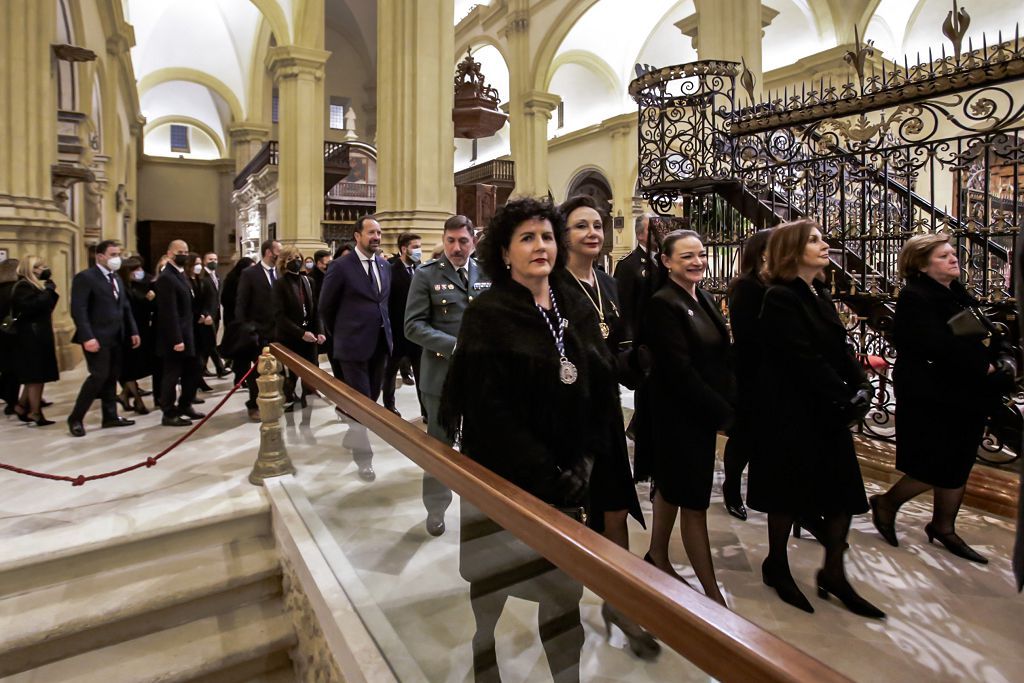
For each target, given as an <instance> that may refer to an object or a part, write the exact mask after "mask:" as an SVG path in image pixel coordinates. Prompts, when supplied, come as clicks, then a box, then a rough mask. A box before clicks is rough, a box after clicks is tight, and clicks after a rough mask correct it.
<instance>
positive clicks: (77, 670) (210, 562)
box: [0, 503, 296, 683]
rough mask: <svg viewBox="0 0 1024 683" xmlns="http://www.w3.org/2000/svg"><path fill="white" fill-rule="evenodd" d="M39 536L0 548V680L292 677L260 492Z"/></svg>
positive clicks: (287, 629) (112, 682) (289, 635)
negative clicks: (144, 519) (95, 535)
mask: <svg viewBox="0 0 1024 683" xmlns="http://www.w3.org/2000/svg"><path fill="white" fill-rule="evenodd" d="M64 536H65V539H66V537H67V533H65V534H64ZM42 545H43V546H44V547H42V548H41V549H40V552H39V553H37V554H35V555H27V554H25V553H22V554H21V556H19V557H17V558H15V559H14V560H11V559H10V557H9V556H8V558H7V559H6V560H5V558H4V557H3V556H2V555H0V681H4V682H10V683H27V682H29V681H31V682H34V683H35V682H39V683H58V682H59V683H85V682H96V683H127V682H133V683H134V682H139V683H142V682H152V683H157V682H159V683H172V682H178V681H201V682H203V683H213V682H216V683H235V682H241V681H253V682H255V681H267V682H274V683H280V682H284V681H295V680H296V678H295V674H294V673H293V668H292V663H291V660H290V659H289V655H288V651H289V648H291V647H293V646H294V645H295V634H294V630H293V627H292V623H291V619H290V617H289V616H288V614H287V613H286V612H285V611H284V608H283V603H282V595H281V590H282V579H281V567H280V562H279V558H278V553H277V550H276V548H275V546H274V540H273V537H272V535H271V528H270V514H269V511H268V510H267V508H266V505H265V503H264V504H263V505H262V506H260V507H249V508H246V509H241V510H235V511H232V512H229V513H224V514H221V515H219V516H214V517H206V518H204V517H202V516H198V515H197V516H191V518H190V519H187V520H185V521H182V520H181V519H180V518H179V519H178V520H177V523H159V524H153V525H151V526H150V528H148V529H145V530H139V529H136V530H134V531H133V532H132V533H130V534H119V535H118V534H111V535H110V538H108V539H106V540H99V541H97V540H95V539H94V540H91V541H89V542H82V543H79V544H67V543H65V544H64V545H63V547H59V548H53V549H47V548H45V543H43V544H42Z"/></svg>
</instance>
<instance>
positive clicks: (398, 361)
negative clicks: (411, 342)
mask: <svg viewBox="0 0 1024 683" xmlns="http://www.w3.org/2000/svg"><path fill="white" fill-rule="evenodd" d="M422 355H423V354H422V353H421V352H420V349H419V347H416V352H415V353H410V354H408V355H405V354H403V355H396V354H392V355H390V356H388V364H387V367H385V368H384V389H383V392H384V407H385V408H394V407H395V385H397V384H398V370H399V369H400V368H401V367H402V365H403V361H404V362H407V363H408V364H409V365H410V366H411V367H412V377H413V379H414V380H416V398H417V399H418V400H419V402H420V414H421V415H426V414H427V411H426V410H425V409H424V408H423V396H422V395H421V394H420V357H421V356H422Z"/></svg>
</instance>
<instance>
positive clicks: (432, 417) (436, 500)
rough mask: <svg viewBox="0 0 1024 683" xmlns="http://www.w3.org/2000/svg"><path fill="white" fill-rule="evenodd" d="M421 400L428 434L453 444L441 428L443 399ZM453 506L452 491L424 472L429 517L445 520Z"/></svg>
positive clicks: (432, 397)
mask: <svg viewBox="0 0 1024 683" xmlns="http://www.w3.org/2000/svg"><path fill="white" fill-rule="evenodd" d="M416 385H417V386H419V377H417V378H416ZM421 399H422V400H423V405H424V407H425V408H426V413H427V434H429V435H430V436H432V437H434V438H435V439H437V440H438V441H440V442H441V443H443V444H445V445H447V446H450V445H451V444H452V442H451V439H449V438H448V432H447V430H445V428H444V427H442V426H441V421H440V419H439V413H440V408H441V397H440V396H434V395H433V394H422V395H421ZM451 504H452V490H451V489H450V488H448V487H447V486H445V485H444V484H442V483H441V482H440V481H438V480H437V479H435V478H434V476H433V475H432V474H430V473H429V472H427V471H426V470H424V472H423V507H425V508H426V509H427V516H428V517H431V518H436V519H439V520H443V519H444V513H445V511H447V510H448V506H449V505H451Z"/></svg>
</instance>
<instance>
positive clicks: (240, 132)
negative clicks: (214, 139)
mask: <svg viewBox="0 0 1024 683" xmlns="http://www.w3.org/2000/svg"><path fill="white" fill-rule="evenodd" d="M228 137H230V138H231V142H235V143H241V142H251V141H253V140H259V141H260V142H263V141H265V140H268V139H270V126H268V125H266V124H263V123H256V122H255V121H238V122H237V123H229V124H228Z"/></svg>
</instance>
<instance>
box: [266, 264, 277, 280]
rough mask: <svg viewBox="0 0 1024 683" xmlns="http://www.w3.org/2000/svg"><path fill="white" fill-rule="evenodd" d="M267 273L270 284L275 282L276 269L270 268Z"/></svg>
mask: <svg viewBox="0 0 1024 683" xmlns="http://www.w3.org/2000/svg"><path fill="white" fill-rule="evenodd" d="M267 272H268V273H270V284H274V283H275V282H277V268H271V269H270V270H268V271H267Z"/></svg>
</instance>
